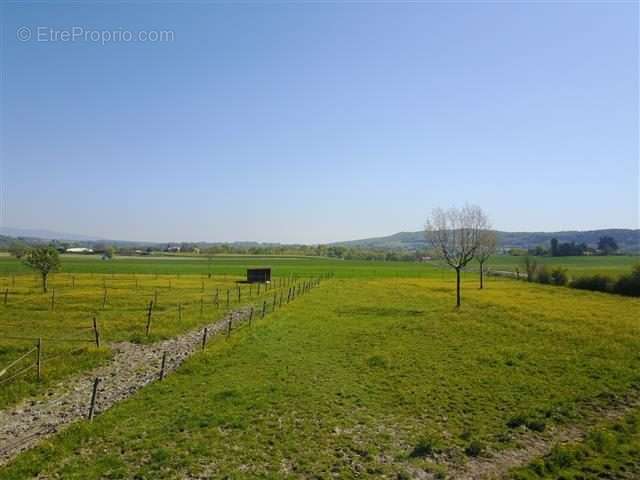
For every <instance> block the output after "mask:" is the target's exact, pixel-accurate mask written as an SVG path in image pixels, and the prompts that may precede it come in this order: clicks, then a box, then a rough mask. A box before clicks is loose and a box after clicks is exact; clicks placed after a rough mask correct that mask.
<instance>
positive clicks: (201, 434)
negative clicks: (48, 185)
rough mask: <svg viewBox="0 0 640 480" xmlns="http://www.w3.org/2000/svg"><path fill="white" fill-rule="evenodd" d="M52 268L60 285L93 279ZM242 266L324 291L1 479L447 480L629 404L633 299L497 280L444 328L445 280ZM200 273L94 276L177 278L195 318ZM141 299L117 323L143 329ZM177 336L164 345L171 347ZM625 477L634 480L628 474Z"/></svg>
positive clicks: (366, 267)
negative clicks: (313, 281) (531, 438)
mask: <svg viewBox="0 0 640 480" xmlns="http://www.w3.org/2000/svg"><path fill="white" fill-rule="evenodd" d="M2 261H5V260H4V259H3V260H2ZM63 262H64V266H65V272H67V273H65V275H68V274H69V273H70V272H74V271H82V269H83V268H86V269H87V270H85V272H87V271H88V270H89V269H90V268H93V266H95V263H94V265H91V260H90V259H77V260H75V259H74V260H73V262H67V261H66V258H64V257H63ZM82 262H87V263H82ZM94 262H95V261H94ZM145 262H146V263H145ZM216 262H217V263H216ZM252 262H255V263H256V264H265V263H268V264H270V265H272V266H273V267H274V274H275V275H276V276H278V275H281V276H287V275H289V274H292V273H294V274H298V275H303V274H306V275H309V276H311V275H312V274H313V273H320V272H322V271H331V270H333V271H335V274H336V276H335V278H334V279H331V280H329V281H325V282H323V284H322V285H321V287H320V288H317V289H315V290H313V291H312V292H311V293H310V294H308V295H305V297H304V298H303V299H301V301H299V302H295V303H293V304H291V305H290V306H288V307H287V308H286V309H282V310H279V311H276V312H275V313H273V314H270V315H268V316H267V317H266V318H265V319H263V320H259V321H258V322H256V323H255V324H254V325H253V326H251V327H249V326H245V327H242V328H241V329H240V330H238V331H237V332H236V334H235V335H234V336H232V338H231V339H230V340H228V341H220V340H214V341H213V342H212V343H211V344H210V346H209V347H208V349H207V351H206V352H203V353H198V354H196V355H194V356H193V357H191V358H190V359H189V360H188V361H187V362H186V363H185V364H184V365H183V366H182V367H181V368H180V369H179V370H178V371H177V372H176V373H175V374H174V375H171V376H170V377H168V378H167V379H166V380H165V381H164V382H162V383H156V384H153V385H150V386H148V387H147V388H145V389H143V390H142V391H140V392H139V393H138V394H136V395H135V396H133V397H132V398H130V399H129V400H127V401H124V402H122V403H121V404H119V405H117V406H116V407H114V408H113V409H111V410H110V411H108V412H106V413H105V414H103V415H101V416H99V417H98V418H97V419H96V420H95V421H94V423H93V424H88V423H81V424H77V425H75V426H73V427H71V428H69V429H68V430H67V431H65V432H64V433H62V434H59V435H58V436H57V437H55V438H54V439H52V440H51V441H47V442H45V443H44V444H43V445H42V446H40V447H38V448H36V449H35V450H32V451H30V452H26V453H24V454H22V455H21V456H19V457H18V458H17V459H16V460H15V461H14V462H13V463H11V464H9V465H8V466H6V467H5V468H4V469H1V470H0V478H7V479H18V478H20V479H21V478H30V477H35V476H41V477H46V478H82V479H89V478H185V477H189V476H192V477H196V478H238V479H242V478H247V479H249V478H284V477H292V478H355V477H358V478H413V477H415V476H418V475H419V474H420V473H419V472H435V473H437V474H439V475H440V476H441V477H442V478H446V475H447V472H452V471H455V470H456V468H459V467H460V466H461V465H464V464H465V463H466V462H467V461H468V459H469V458H471V457H475V456H484V455H489V454H490V452H492V451H496V450H502V449H508V448H511V447H514V446H516V445H517V444H518V439H519V438H520V436H521V435H526V434H527V433H528V432H529V433H530V432H538V433H539V434H542V435H544V434H545V432H549V431H550V430H552V427H554V426H556V425H580V424H581V422H582V421H583V420H584V419H585V418H586V417H588V416H589V415H590V414H592V413H593V412H594V411H597V410H598V409H606V408H609V407H610V405H611V402H613V401H615V399H617V398H621V397H623V396H625V395H636V396H637V395H639V394H640V323H639V322H638V318H639V317H640V300H638V299H634V298H624V297H618V296H615V295H609V294H602V293H594V292H587V291H579V290H573V289H568V288H559V287H553V286H548V285H539V284H529V283H526V282H516V281H513V280H510V279H501V278H490V279H489V280H488V281H487V282H486V288H485V289H484V290H482V291H481V290H478V288H477V286H478V282H477V278H476V274H474V273H472V272H469V273H467V274H466V275H465V276H464V282H463V305H462V307H461V308H460V309H459V310H456V309H455V308H454V307H453V305H454V281H453V276H452V275H451V273H450V272H448V271H446V270H442V269H439V268H434V267H433V266H431V265H425V264H396V263H395V262H386V263H384V262H379V263H378V262H370V263H368V262H353V263H352V262H346V261H344V262H343V261H336V260H325V259H315V258H314V259H305V258H278V259H265V258H257V259H245V264H244V265H245V266H246V264H251V263H252ZM325 262H326V263H325ZM207 264H208V262H207V261H206V260H204V261H203V260H198V259H188V260H182V259H181V260H177V259H161V260H157V261H155V260H151V259H140V260H138V259H135V260H129V259H122V260H115V261H113V262H105V263H99V265H100V266H101V267H102V266H103V265H104V267H103V268H111V269H119V268H121V269H125V268H126V269H129V270H127V271H126V272H119V273H121V274H122V275H123V282H124V278H125V277H126V276H127V275H128V276H129V277H131V274H132V273H133V272H134V271H135V269H136V268H138V267H139V268H140V270H141V271H140V272H139V274H140V275H147V276H149V277H148V278H147V279H148V281H149V282H152V281H153V282H155V281H156V280H155V278H154V277H155V273H153V271H151V270H150V269H153V268H156V269H158V273H159V279H158V280H157V281H158V282H160V281H164V280H165V279H164V278H162V275H167V274H168V269H174V270H173V271H172V273H173V274H175V275H177V273H178V271H180V272H181V276H180V281H182V282H192V283H193V284H195V285H193V286H192V289H193V290H194V291H193V300H196V301H197V299H198V295H200V293H198V292H196V290H197V287H198V282H201V281H202V275H203V274H204V273H206V272H207V270H206V269H207V268H208V266H207ZM214 264H215V266H214V267H213V268H214V269H217V270H214V276H213V280H211V281H212V282H218V281H220V282H223V283H224V282H225V281H228V280H232V279H231V278H227V279H225V277H222V278H217V277H218V275H239V274H240V273H241V271H242V270H243V268H244V267H243V264H242V259H241V258H238V257H234V258H217V257H216V259H214ZM0 265H2V268H3V269H4V271H5V272H11V269H10V268H9V264H2V263H1V262H0ZM75 269H77V270H75ZM103 273H109V274H110V273H112V272H103ZM186 273H189V274H191V275H190V276H189V275H187V274H186ZM216 273H217V274H218V275H216ZM60 275H62V274H60ZM85 275H91V274H88V273H85ZM137 275H138V273H137V274H136V276H137ZM183 277H185V278H183ZM186 277H189V278H188V279H187V278H186ZM8 278H10V275H9V277H8ZM60 278H63V277H60ZM64 278H65V281H67V280H66V277H64ZM90 278H91V277H90ZM93 278H94V279H95V278H99V276H97V275H94V277H93ZM100 278H102V279H106V281H107V282H108V281H109V280H108V279H109V275H102V276H100ZM118 278H119V277H118V274H117V273H116V274H115V280H118ZM145 278H146V277H145ZM60 281H62V280H60ZM127 281H129V282H130V281H131V280H127ZM176 281H177V280H176ZM54 282H55V280H54ZM123 285H124V284H123ZM76 288H79V287H76ZM139 288H140V286H139ZM143 288H144V287H143ZM152 288H153V287H149V290H148V291H145V294H144V295H143V296H142V297H143V300H144V301H141V303H140V305H138V304H136V305H135V308H133V311H135V312H136V313H135V320H131V322H129V323H131V324H135V325H139V324H140V320H139V310H140V307H144V302H146V301H148V299H149V294H150V292H151V289H152ZM165 289H166V290H163V292H168V290H169V289H168V287H165ZM125 292H129V294H133V293H134V292H135V289H133V288H132V286H131V285H130V284H129V287H128V288H123V292H122V294H123V297H122V300H121V301H122V302H123V304H122V306H123V307H125V306H126V302H127V301H132V300H127V295H128V294H127V293H125ZM167 294H168V293H167ZM131 296H132V298H134V295H131ZM91 298H92V300H91V304H92V305H93V304H95V302H96V300H97V301H99V300H100V298H99V296H98V297H95V298H94V297H91ZM115 298H116V297H114V302H115V301H116V300H115ZM161 298H162V297H161ZM168 298H170V297H168ZM45 301H46V299H43V302H45ZM174 301H177V299H176V300H174ZM43 305H44V303H43ZM82 321H83V322H85V323H86V319H84V318H83V319H82ZM198 321H199V320H197V319H193V322H194V324H195V323H197V322H198ZM114 322H115V318H114ZM175 323H176V322H175V321H172V322H168V325H170V326H167V327H166V328H167V330H166V331H162V330H161V331H159V332H157V334H158V335H159V337H158V338H160V336H162V335H171V334H174V333H176V332H177V331H178V329H177V327H176V326H175ZM127 324H128V323H127V322H126V321H125V322H124V323H123V324H122V325H120V324H115V323H114V327H115V328H114V331H118V330H119V329H122V330H123V332H126V333H122V334H121V336H120V337H119V336H118V335H120V334H117V333H114V334H113V338H114V339H115V338H133V337H135V334H136V333H135V332H138V330H137V328H138V327H137V326H136V327H135V328H134V327H131V329H129V330H127V328H128V327H127V326H126V325H127ZM3 343H4V342H3ZM603 428H605V427H603ZM612 428H613V426H611V427H610V429H612ZM606 431H607V432H609V430H606ZM612 431H614V430H612ZM614 432H615V431H614ZM607 435H609V433H607ZM634 435H636V433H633V431H632V430H631V428H630V427H629V428H627V427H625V430H624V433H620V435H619V438H620V442H622V443H624V442H626V443H625V445H627V446H625V447H620V449H622V450H624V452H626V453H624V454H623V453H619V452H618V450H620V449H618V450H616V448H617V447H613V446H612V447H611V448H610V449H608V450H607V449H601V452H600V453H599V454H600V455H601V456H603V458H604V457H606V456H607V455H608V456H610V457H611V456H613V457H614V460H615V462H618V463H619V464H621V465H626V464H627V463H629V461H628V459H627V457H625V455H626V456H628V455H629V453H628V452H629V448H632V447H628V445H637V435H636V436H635V437H634ZM616 438H618V437H616ZM633 442H635V444H634V443H633ZM576 448H578V447H576ZM585 448H586V447H585ZM589 448H590V447H589ZM622 450H620V451H622ZM631 451H633V450H631ZM616 452H618V453H616ZM595 455H596V454H595V453H594V454H593V458H595V460H594V462H596V461H598V460H597V458H596V456H595ZM614 460H611V461H610V462H613V461H614ZM544 461H545V460H542V459H541V460H540V462H544ZM549 462H550V461H549ZM603 462H605V461H604V460H602V461H601V463H603ZM553 468H556V467H553ZM558 468H559V467H558ZM558 468H556V469H555V470H552V467H549V468H548V470H547V471H548V472H557V471H560V470H558ZM562 468H565V467H562ZM569 468H573V467H571V466H568V467H566V468H565V470H566V471H569V470H568V469H569ZM626 468H628V469H631V468H635V470H632V472H633V471H635V472H636V474H637V475H640V471H639V470H638V468H640V466H638V465H637V464H636V466H635V467H634V466H631V467H630V466H628V465H627V466H626ZM535 475H538V473H536V470H535V467H531V468H527V469H523V470H520V471H517V472H514V473H513V478H526V479H527V480H528V479H529V478H559V477H556V476H535ZM540 475H542V474H540ZM549 475H552V474H549ZM564 478H575V479H577V478H581V477H577V476H574V477H571V476H566V477H564ZM584 478H588V477H584ZM629 478H633V477H629Z"/></svg>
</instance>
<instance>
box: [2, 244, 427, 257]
mask: <svg viewBox="0 0 640 480" xmlns="http://www.w3.org/2000/svg"><path fill="white" fill-rule="evenodd" d="M36 246H51V247H53V248H55V249H56V250H57V251H58V252H60V253H64V252H65V251H66V249H67V248H72V247H86V248H91V249H92V250H93V253H97V254H102V255H103V258H111V257H112V256H113V255H114V254H118V255H152V254H154V253H159V252H166V253H174V254H193V255H203V256H207V255H224V254H227V255H299V256H318V257H330V258H339V259H344V260H380V261H416V260H420V259H421V258H423V257H424V256H426V255H427V253H426V252H424V251H417V252H408V251H405V250H390V249H381V248H379V249H376V248H360V247H344V246H338V245H280V244H254V243H247V244H242V243H221V244H215V245H210V244H201V243H191V242H182V243H168V244H155V245H135V246H129V245H117V246H116V245H113V244H109V243H105V242H59V241H51V242H48V243H46V242H37V243H35V242H28V241H24V240H20V239H16V240H14V241H12V242H11V243H10V244H9V245H8V246H7V247H6V250H7V251H8V252H9V253H10V254H12V255H13V256H15V257H17V258H21V257H22V256H23V255H24V254H25V253H26V252H27V251H28V250H29V248H31V247H36Z"/></svg>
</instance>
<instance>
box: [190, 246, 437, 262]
mask: <svg viewBox="0 0 640 480" xmlns="http://www.w3.org/2000/svg"><path fill="white" fill-rule="evenodd" d="M180 251H181V252H189V250H183V249H182V248H181V250H180ZM199 252H200V254H202V255H220V254H236V255H304V256H312V257H314V256H317V257H329V258H340V259H344V260H382V261H415V260H418V259H420V258H422V257H423V256H424V255H425V254H424V253H423V252H407V251H402V250H384V249H367V248H349V247H343V246H334V245H265V246H262V245H260V246H247V247H243V246H238V245H232V244H221V245H215V246H211V247H205V248H201V249H200V250H199Z"/></svg>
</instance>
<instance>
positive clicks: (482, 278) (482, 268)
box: [480, 262, 484, 290]
mask: <svg viewBox="0 0 640 480" xmlns="http://www.w3.org/2000/svg"><path fill="white" fill-rule="evenodd" d="M483 288H484V262H480V290H482V289H483Z"/></svg>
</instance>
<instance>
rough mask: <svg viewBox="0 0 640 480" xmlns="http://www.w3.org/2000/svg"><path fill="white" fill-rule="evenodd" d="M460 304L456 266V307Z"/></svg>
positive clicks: (458, 275)
mask: <svg viewBox="0 0 640 480" xmlns="http://www.w3.org/2000/svg"><path fill="white" fill-rule="evenodd" d="M459 306H460V268H456V307H459Z"/></svg>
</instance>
